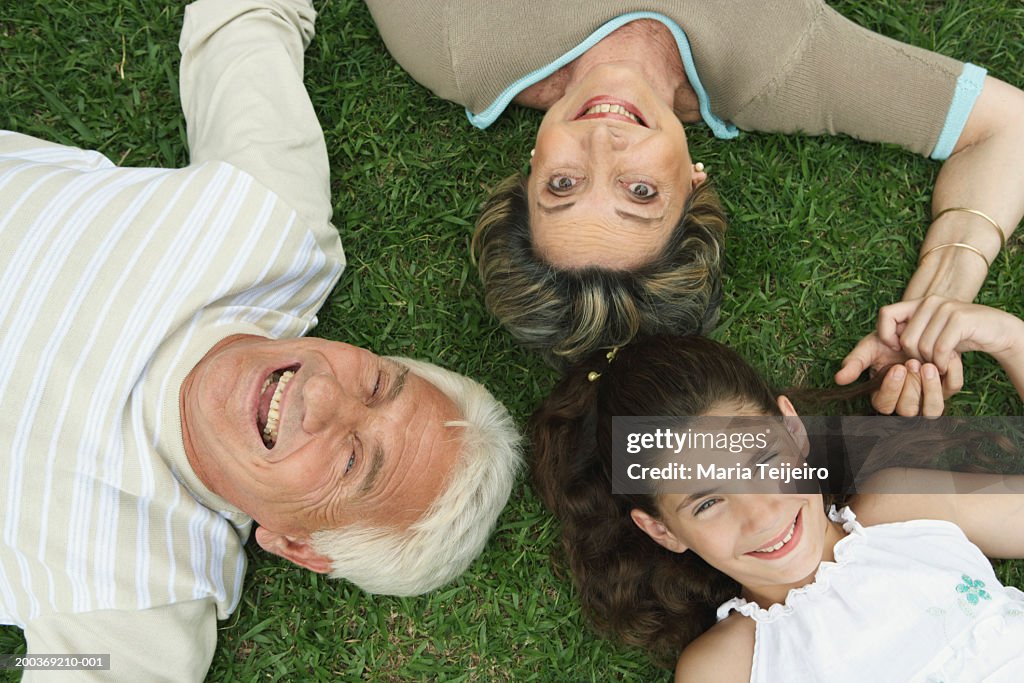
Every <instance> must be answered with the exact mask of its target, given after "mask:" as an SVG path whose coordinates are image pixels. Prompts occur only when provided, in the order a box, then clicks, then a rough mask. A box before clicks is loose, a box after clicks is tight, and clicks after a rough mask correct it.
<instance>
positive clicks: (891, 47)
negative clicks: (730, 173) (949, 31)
mask: <svg viewBox="0 0 1024 683" xmlns="http://www.w3.org/2000/svg"><path fill="white" fill-rule="evenodd" d="M962 71H963V64H962V63H961V62H958V61H957V60H955V59H951V58H949V57H945V56H943V55H939V54H936V53H934V52H929V51H927V50H923V49H921V48H917V47H914V46H911V45H907V44H905V43H900V42H899V41H896V40H892V39H890V38H886V37H884V36H881V35H878V34H877V33H873V32H871V31H869V30H867V29H865V28H863V27H861V26H858V25H857V24H855V23H853V22H852V21H850V20H848V19H846V18H845V17H843V16H842V15H840V14H839V13H837V12H836V11H835V10H833V9H831V8H830V7H826V6H822V11H821V13H820V14H819V16H818V18H817V20H816V21H815V23H814V25H813V26H812V27H811V28H810V30H809V31H808V32H807V33H806V34H805V37H804V40H802V41H801V42H800V44H799V45H797V46H795V47H794V54H793V55H792V58H791V59H790V61H789V62H788V64H787V65H786V67H785V68H784V69H783V70H782V71H781V73H779V74H777V75H776V76H775V77H774V78H772V79H770V80H769V81H768V83H767V85H766V87H765V89H764V90H763V91H762V92H760V93H759V94H758V95H757V96H756V97H755V98H754V99H752V100H751V101H750V102H749V103H747V104H746V105H743V106H741V108H740V110H739V113H738V114H736V115H735V116H734V117H733V123H735V124H736V125H737V126H739V127H740V128H743V129H746V130H758V131H765V132H780V133H805V134H809V135H821V134H825V133H828V134H836V133H843V134H846V135H850V136H852V137H854V138H857V139H859V140H867V141H870V142H889V143H893V144H897V145H900V146H901V147H904V148H906V149H909V150H911V151H913V152H917V153H918V154H923V155H926V156H927V155H929V154H931V153H932V150H933V149H934V147H935V144H936V141H937V140H938V139H939V134H940V133H941V132H942V128H943V125H944V123H945V121H946V115H947V113H948V111H949V108H950V103H951V102H952V99H953V94H954V92H955V90H956V83H957V79H958V78H959V76H960V74H961V72H962Z"/></svg>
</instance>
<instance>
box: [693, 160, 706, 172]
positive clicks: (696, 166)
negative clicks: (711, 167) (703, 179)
mask: <svg viewBox="0 0 1024 683" xmlns="http://www.w3.org/2000/svg"><path fill="white" fill-rule="evenodd" d="M693 170H694V171H696V172H697V173H700V172H701V171H703V170H704V164H702V163H701V162H699V161H698V162H697V163H695V164H694V165H693Z"/></svg>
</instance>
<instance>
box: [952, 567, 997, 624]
mask: <svg viewBox="0 0 1024 683" xmlns="http://www.w3.org/2000/svg"><path fill="white" fill-rule="evenodd" d="M960 581H961V583H959V584H957V587H956V592H957V593H959V594H960V598H959V600H957V604H958V606H959V607H960V611H962V612H963V613H964V614H966V615H967V616H969V617H974V616H975V610H974V607H976V606H977V605H978V603H979V602H980V601H982V600H991V599H992V596H991V595H989V592H988V591H987V590H985V582H984V581H982V580H981V579H972V578H971V577H970V576H968V575H967V574H962V575H961V576H960Z"/></svg>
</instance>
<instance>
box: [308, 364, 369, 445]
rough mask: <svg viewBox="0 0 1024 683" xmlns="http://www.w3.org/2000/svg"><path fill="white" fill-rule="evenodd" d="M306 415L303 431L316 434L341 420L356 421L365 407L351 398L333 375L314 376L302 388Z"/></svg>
mask: <svg viewBox="0 0 1024 683" xmlns="http://www.w3.org/2000/svg"><path fill="white" fill-rule="evenodd" d="M302 401H303V405H304V407H305V414H304V415H303V416H302V430H303V431H304V432H306V433H307V434H316V433H318V432H320V431H322V430H323V429H324V428H326V427H327V426H328V425H331V424H335V423H337V422H338V421H339V420H348V419H356V417H357V415H358V413H359V411H361V410H362V409H363V408H364V406H363V404H362V403H360V402H359V401H357V400H354V397H352V396H350V395H349V394H348V393H347V392H346V391H345V390H344V388H342V386H341V385H340V384H338V380H337V379H335V377H334V376H333V375H330V374H327V373H323V374H318V375H313V376H312V377H310V378H309V379H308V380H306V383H305V384H304V385H303V387H302Z"/></svg>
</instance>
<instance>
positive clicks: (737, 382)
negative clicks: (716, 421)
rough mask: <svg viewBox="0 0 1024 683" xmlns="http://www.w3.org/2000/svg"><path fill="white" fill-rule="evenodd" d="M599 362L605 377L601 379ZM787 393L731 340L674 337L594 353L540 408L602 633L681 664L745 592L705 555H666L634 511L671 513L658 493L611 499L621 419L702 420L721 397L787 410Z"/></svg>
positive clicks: (544, 453) (569, 540)
mask: <svg viewBox="0 0 1024 683" xmlns="http://www.w3.org/2000/svg"><path fill="white" fill-rule="evenodd" d="M595 369H596V370H598V371H599V372H601V377H600V378H599V379H598V380H597V381H593V382H592V381H589V380H588V378H587V374H588V373H589V372H590V371H592V370H595ZM775 397H776V394H775V392H773V391H772V389H771V387H769V386H768V384H767V383H766V382H765V380H764V378H763V377H761V375H760V374H759V373H758V372H757V371H755V370H754V369H753V368H751V367H750V366H749V365H748V364H747V363H746V362H745V361H744V360H743V359H742V358H741V357H740V356H739V355H738V354H737V353H735V352H734V351H732V350H731V349H729V348H728V347H725V346H723V345H721V344H718V343H717V342H714V341H711V340H710V339H707V338H704V337H697V336H692V337H673V336H668V335H662V336H654V337H646V338H643V339H640V340H637V341H636V342H634V343H633V344H630V345H629V346H626V347H624V348H622V349H621V350H620V351H619V352H618V354H617V356H616V357H615V360H614V361H613V362H611V363H608V362H607V361H606V360H605V357H604V355H603V353H600V352H599V353H595V354H593V355H592V356H591V357H590V358H588V359H587V360H586V361H585V362H582V363H580V364H578V365H576V366H574V367H573V368H572V369H571V370H569V372H568V373H567V374H566V376H565V377H564V378H563V379H562V380H561V381H560V382H559V383H558V385H557V386H556V387H555V389H554V391H553V392H552V393H551V395H550V396H549V397H548V399H547V400H546V401H545V402H544V404H543V405H542V406H541V407H540V408H539V409H538V410H537V411H536V412H535V413H534V415H533V417H532V418H531V421H530V432H531V434H532V437H533V444H534V452H533V460H532V462H531V469H532V476H533V481H534V485H535V486H536V488H537V491H538V492H539V493H540V496H541V499H542V500H543V501H544V504H545V505H546V506H547V507H548V509H549V510H551V511H552V512H553V513H554V514H555V516H556V517H558V519H559V520H560V521H561V525H562V545H563V548H564V551H565V555H566V557H567V559H568V563H569V568H570V570H571V571H572V574H573V577H574V579H575V583H576V586H577V589H578V590H579V594H580V600H581V601H582V604H583V609H584V612H585V613H586V614H587V615H588V616H589V618H590V619H591V620H592V622H593V623H594V625H595V626H596V627H597V629H598V630H599V631H600V632H602V633H604V634H605V635H608V636H611V637H613V638H614V639H616V640H620V641H622V642H625V643H628V644H630V645H635V646H638V647H642V648H645V649H647V650H648V651H650V652H651V653H652V655H654V657H655V658H656V659H657V660H659V662H660V663H662V664H669V663H671V662H674V661H675V658H676V657H677V656H678V655H679V653H680V652H681V651H682V649H683V648H684V647H685V646H686V645H687V644H688V643H690V641H692V640H693V639H694V638H696V637H697V636H699V635H700V634H701V633H703V632H704V631H706V630H707V629H709V628H710V627H711V626H712V625H714V623H715V609H716V608H717V607H718V605H720V604H721V603H723V602H725V601H726V600H728V599H729V598H731V597H734V596H736V595H738V594H739V591H740V586H739V584H738V583H737V582H736V581H734V580H733V579H731V578H729V577H728V576H726V575H724V574H722V573H721V572H719V571H717V570H715V569H713V568H712V567H711V566H710V565H708V564H707V563H706V562H704V560H702V559H701V558H700V557H698V556H697V555H696V554H695V553H673V552H671V551H669V550H666V549H665V548H662V547H661V546H660V545H658V544H657V543H655V542H654V541H653V540H651V539H650V537H648V536H647V534H645V533H644V532H643V531H641V530H640V529H639V528H638V527H637V526H636V524H634V523H633V520H632V519H631V518H630V514H629V513H630V510H632V509H633V508H639V509H641V510H644V511H646V512H647V513H648V514H650V515H652V516H654V517H659V516H660V513H659V512H658V508H657V505H656V501H655V499H654V496H650V495H625V494H624V495H612V494H611V490H612V488H611V486H612V484H611V482H612V454H611V444H612V416H619V415H621V416H628V415H702V414H705V413H707V412H708V410H709V409H710V408H711V407H712V406H715V405H716V404H728V405H730V406H736V407H738V406H740V405H748V406H751V407H756V408H758V409H759V410H762V411H764V412H765V414H769V415H778V414H779V411H778V407H777V405H776V403H775Z"/></svg>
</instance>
